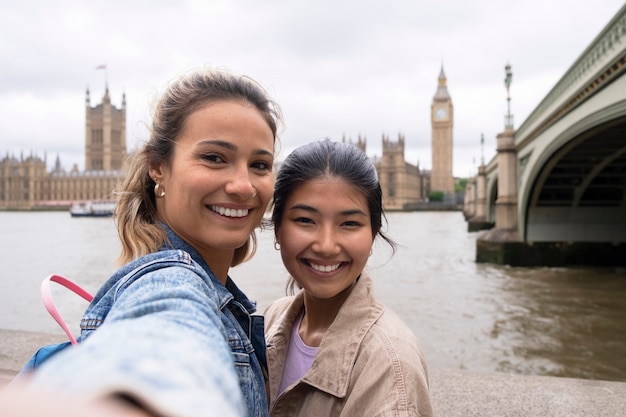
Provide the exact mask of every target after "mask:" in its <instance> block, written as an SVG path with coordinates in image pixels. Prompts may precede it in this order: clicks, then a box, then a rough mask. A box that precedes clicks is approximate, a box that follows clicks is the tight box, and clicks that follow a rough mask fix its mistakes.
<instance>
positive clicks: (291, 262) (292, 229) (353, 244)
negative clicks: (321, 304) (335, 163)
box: [276, 178, 374, 299]
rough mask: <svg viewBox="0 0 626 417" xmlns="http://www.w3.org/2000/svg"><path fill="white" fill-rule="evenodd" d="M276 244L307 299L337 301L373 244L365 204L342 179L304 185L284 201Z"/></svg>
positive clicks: (366, 257) (357, 193) (321, 180)
mask: <svg viewBox="0 0 626 417" xmlns="http://www.w3.org/2000/svg"><path fill="white" fill-rule="evenodd" d="M276 240H277V242H278V243H280V253H281V257H282V260H283V263H284V265H285V267H286V268H287V270H288V271H289V273H290V274H291V276H292V277H293V278H294V279H295V280H296V281H297V282H298V284H300V286H301V287H302V288H304V289H305V291H306V295H307V296H308V297H315V298H320V299H330V298H333V297H336V296H337V295H339V294H341V293H342V292H343V291H344V290H346V289H347V288H349V287H350V286H351V285H352V284H353V283H354V282H355V281H356V279H357V278H358V276H359V275H360V274H361V272H362V271H363V268H364V267H365V264H366V263H367V259H368V257H369V254H370V250H371V248H372V244H373V243H374V237H373V236H372V227H371V221H370V212H369V208H368V205H367V200H366V198H365V196H364V195H363V193H362V192H361V191H360V190H359V189H358V188H357V187H355V186H354V185H352V184H350V183H347V182H346V181H344V180H342V179H338V178H320V179H311V180H308V181H306V182H304V183H303V184H300V185H298V186H296V187H295V188H294V190H293V192H292V193H291V195H290V196H289V197H288V198H287V200H286V202H285V210H284V212H283V216H282V221H281V222H280V227H279V229H278V230H276Z"/></svg>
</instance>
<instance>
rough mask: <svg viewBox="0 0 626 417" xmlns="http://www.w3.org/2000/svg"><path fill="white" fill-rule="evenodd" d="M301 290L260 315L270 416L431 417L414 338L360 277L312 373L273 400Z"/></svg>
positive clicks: (424, 375)
mask: <svg viewBox="0 0 626 417" xmlns="http://www.w3.org/2000/svg"><path fill="white" fill-rule="evenodd" d="M303 306H304V301H303V293H302V291H301V292H300V293H298V294H297V295H296V296H294V297H285V298H282V299H280V300H278V301H276V302H274V303H273V304H272V305H271V306H270V307H268V309H267V311H266V312H265V332H266V334H265V337H266V339H267V342H268V343H267V360H268V368H269V383H268V385H269V387H268V390H269V393H268V395H269V404H270V416H274V417H283V416H284V417H296V416H324V417H331V416H333V417H334V416H341V417H364V416H367V417H387V416H389V417H391V416H393V417H404V416H406V417H413V416H432V406H431V402H430V396H429V387H428V373H427V369H426V363H425V361H424V357H423V354H422V351H421V348H420V346H419V343H418V341H417V338H416V337H415V335H414V334H413V333H412V332H411V330H410V329H409V328H408V327H407V326H406V325H405V324H404V323H403V322H402V320H401V319H400V318H399V317H398V316H397V315H396V314H394V313H393V312H392V311H391V310H389V309H387V308H385V307H383V305H382V304H380V303H379V302H378V301H377V300H376V299H375V297H374V294H373V285H372V281H371V279H370V278H369V277H368V276H366V275H365V274H363V275H362V276H361V278H360V279H359V281H358V282H357V283H356V285H355V286H354V288H353V289H352V292H351V293H350V295H349V296H348V298H347V299H346V301H345V303H344V304H343V306H342V307H341V309H340V310H339V313H338V315H337V317H336V318H335V321H334V322H333V324H332V325H331V326H330V328H329V329H328V331H327V332H326V334H325V335H324V338H323V340H322V343H321V345H320V347H319V350H318V353H317V356H316V357H315V361H314V362H313V365H312V367H311V369H310V370H309V371H308V372H307V373H306V374H305V375H304V377H303V378H302V379H301V380H300V381H298V382H297V383H295V384H293V385H292V386H290V387H289V388H287V389H286V390H285V392H283V393H282V394H281V395H280V396H278V389H279V386H280V380H281V377H282V374H283V367H284V363H285V358H286V356H287V348H288V345H289V339H290V335H291V329H292V327H293V323H294V321H295V319H296V317H297V316H298V314H299V313H300V311H301V310H302V308H303Z"/></svg>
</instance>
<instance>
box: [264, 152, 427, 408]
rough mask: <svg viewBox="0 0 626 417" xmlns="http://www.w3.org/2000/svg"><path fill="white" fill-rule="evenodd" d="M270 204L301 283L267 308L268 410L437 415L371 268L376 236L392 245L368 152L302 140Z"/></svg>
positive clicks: (418, 358) (422, 367) (416, 351)
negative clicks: (376, 288)
mask: <svg viewBox="0 0 626 417" xmlns="http://www.w3.org/2000/svg"><path fill="white" fill-rule="evenodd" d="M273 206H274V211H273V215H272V221H273V223H274V228H275V229H274V233H275V237H276V245H277V246H280V253H281V257H282V260H283V263H284V265H285V267H286V268H287V270H288V271H289V273H290V275H291V277H292V279H293V281H292V284H294V285H293V286H296V287H299V288H301V290H300V291H299V292H298V293H297V294H296V295H295V296H288V297H285V298H282V299H280V300H278V301H276V302H274V303H273V304H272V305H270V306H269V307H268V309H267V310H266V312H265V315H266V318H265V320H266V322H265V329H266V339H267V359H268V366H269V401H270V415H271V416H343V417H347V416H350V417H362V416H396V417H402V416H432V408H431V403H430V397H429V388H428V375H427V370H426V363H425V361H424V357H423V354H422V351H421V348H420V346H419V343H418V341H417V339H416V337H415V336H414V335H413V333H412V332H411V331H410V330H409V329H408V327H407V326H406V325H405V324H404V323H403V322H402V320H401V319H400V318H399V317H398V316H396V315H395V314H394V313H393V312H392V311H391V310H390V309H388V308H386V307H384V306H383V305H382V304H381V303H380V302H378V301H377V299H376V298H375V296H374V294H373V284H372V280H371V278H370V277H369V276H368V275H367V273H366V272H365V271H364V268H365V266H366V263H367V260H368V258H369V256H370V254H371V251H372V246H373V243H374V239H375V238H376V237H377V236H379V237H381V238H382V239H384V240H385V241H386V242H388V243H389V244H390V245H391V246H392V248H393V249H394V250H395V244H394V242H393V241H392V240H391V239H390V238H389V237H387V236H386V235H385V234H384V233H383V231H382V230H381V228H382V221H383V218H384V217H385V216H384V212H383V207H382V192H381V188H380V183H379V181H378V176H377V174H376V169H375V167H374V165H373V164H372V162H371V161H370V159H369V158H368V157H367V155H365V153H363V152H362V151H361V150H359V149H358V148H356V147H355V146H353V145H350V144H345V143H339V142H333V141H330V140H324V141H318V142H314V143H310V144H307V145H304V146H302V147H300V148H297V149H296V150H295V151H293V152H292V153H291V154H290V155H289V156H288V157H287V158H286V159H285V161H284V162H283V164H282V166H281V169H280V171H279V173H278V176H277V179H276V185H275V187H274V201H273ZM290 286H291V285H290ZM293 286H291V287H293Z"/></svg>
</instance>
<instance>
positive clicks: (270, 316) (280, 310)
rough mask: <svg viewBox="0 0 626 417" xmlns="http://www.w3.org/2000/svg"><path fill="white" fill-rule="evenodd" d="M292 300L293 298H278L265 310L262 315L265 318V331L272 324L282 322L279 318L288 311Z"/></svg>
mask: <svg viewBox="0 0 626 417" xmlns="http://www.w3.org/2000/svg"><path fill="white" fill-rule="evenodd" d="M294 299H295V297H294V296H288V297H282V298H279V299H278V300H276V301H274V302H273V303H272V304H270V305H269V306H268V307H267V308H266V309H265V312H264V313H263V315H264V316H265V328H266V329H268V328H269V327H271V326H272V325H273V324H274V323H276V322H280V321H282V320H281V317H283V316H284V315H285V314H286V312H287V310H289V307H290V306H291V304H292V303H293V301H294Z"/></svg>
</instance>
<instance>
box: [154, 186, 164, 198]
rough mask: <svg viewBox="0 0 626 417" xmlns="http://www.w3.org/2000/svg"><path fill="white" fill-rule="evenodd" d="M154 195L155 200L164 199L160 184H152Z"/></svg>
mask: <svg viewBox="0 0 626 417" xmlns="http://www.w3.org/2000/svg"><path fill="white" fill-rule="evenodd" d="M154 195H155V197H156V198H163V197H165V189H163V187H162V186H161V184H159V183H156V184H154Z"/></svg>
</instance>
